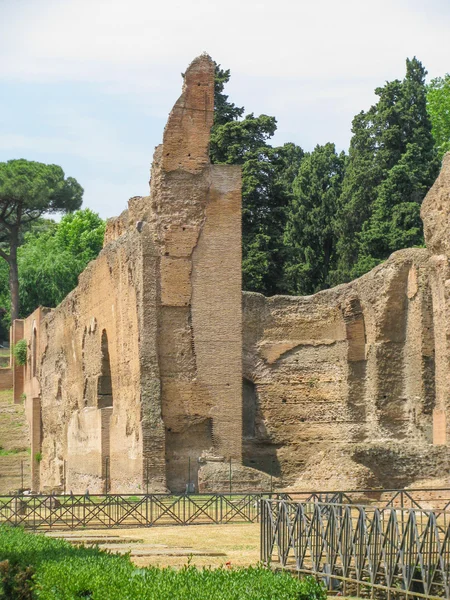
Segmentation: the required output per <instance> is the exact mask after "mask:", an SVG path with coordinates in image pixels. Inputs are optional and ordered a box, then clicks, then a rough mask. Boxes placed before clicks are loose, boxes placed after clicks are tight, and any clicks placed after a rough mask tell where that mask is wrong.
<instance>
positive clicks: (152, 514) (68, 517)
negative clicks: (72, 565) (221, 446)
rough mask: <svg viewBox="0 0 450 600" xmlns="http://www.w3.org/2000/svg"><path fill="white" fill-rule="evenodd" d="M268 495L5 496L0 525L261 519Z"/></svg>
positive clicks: (68, 525) (76, 525)
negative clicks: (261, 502) (262, 500)
mask: <svg viewBox="0 0 450 600" xmlns="http://www.w3.org/2000/svg"><path fill="white" fill-rule="evenodd" d="M267 496H268V495H267V494H266V497H267ZM262 497H263V494H233V495H225V494H206V495H200V494H199V495H180V496H176V495H170V494H148V495H147V494H145V495H135V496H130V495H116V494H110V495H102V496H86V495H85V496H75V495H67V496H55V495H51V496H42V495H39V496H38V495H36V496H0V524H8V525H14V526H17V525H19V526H22V527H26V528H31V529H52V528H54V529H77V528H80V527H89V528H92V529H105V528H111V527H123V528H125V527H130V528H131V527H150V526H154V525H192V524H208V523H209V524H225V523H255V522H257V521H258V520H259V502H260V500H261V498H262Z"/></svg>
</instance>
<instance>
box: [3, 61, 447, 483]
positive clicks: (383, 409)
mask: <svg viewBox="0 0 450 600" xmlns="http://www.w3.org/2000/svg"><path fill="white" fill-rule="evenodd" d="M213 102H214V63H213V62H212V61H211V59H210V58H209V57H208V56H206V55H202V56H201V57H199V58H197V59H195V60H194V61H193V63H192V64H191V65H190V66H189V68H188V70H187V71H186V73H185V76H184V85H183V92H182V95H181V96H180V98H179V100H178V101H177V102H176V104H175V106H174V108H173V110H172V112H171V114H170V116H169V119H168V123H167V126H166V128H165V131H164V136H163V143H162V144H161V146H158V148H156V150H155V154H154V160H153V166H152V172H151V190H150V195H149V196H148V197H143V198H141V197H135V198H131V199H130V200H129V202H128V209H127V210H126V211H124V212H123V213H122V214H121V215H120V216H119V217H117V218H115V219H111V220H110V221H109V222H108V225H107V230H106V234H105V244H104V248H103V251H102V252H101V253H100V255H99V257H98V258H97V259H96V260H95V261H93V262H92V263H90V264H89V266H88V267H87V269H86V270H85V271H84V273H82V275H81V276H80V278H79V285H78V287H77V288H76V289H75V290H74V291H73V292H72V293H71V294H69V295H68V296H67V298H65V300H64V301H63V302H62V303H61V304H60V305H59V306H58V307H57V308H56V309H53V310H47V309H38V310H37V311H35V313H33V314H32V315H30V316H29V317H28V318H27V319H25V320H24V321H16V322H15V323H14V327H13V333H12V338H13V341H17V340H18V339H21V337H25V338H26V339H27V342H28V359H27V365H26V366H25V368H18V367H17V366H15V367H14V369H13V377H14V393H15V399H16V401H17V402H19V401H21V397H22V393H25V395H26V414H27V419H28V422H29V424H30V437H31V445H32V482H33V483H32V485H33V488H34V489H41V490H50V489H61V488H62V487H65V488H66V490H67V491H69V490H72V491H74V492H84V491H85V489H89V491H90V492H104V491H112V492H137V491H139V490H144V489H146V488H147V487H148V489H150V490H152V491H164V490H167V489H170V490H172V491H184V490H185V488H186V484H187V483H188V481H189V482H191V483H192V482H193V483H195V485H196V488H197V489H198V488H200V489H202V490H205V491H206V490H207V491H218V490H227V489H228V488H229V461H230V460H231V461H232V462H233V465H234V470H233V489H235V490H237V489H245V488H247V489H253V490H256V489H262V488H264V489H268V486H269V485H270V480H269V477H273V481H274V483H275V485H278V486H283V487H287V486H293V487H296V488H313V487H315V488H322V489H326V488H328V489H332V488H334V489H336V488H341V489H342V488H350V487H380V486H384V487H392V486H403V485H413V484H416V485H417V484H419V483H420V482H422V483H423V482H428V483H429V482H434V483H436V482H438V481H439V482H442V483H446V479H447V478H448V470H449V467H448V465H449V462H448V459H449V453H448V443H449V440H450V429H449V428H450V419H449V417H448V415H449V410H450V406H449V402H450V399H449V394H448V390H449V384H450V381H449V377H450V368H449V367H450V364H449V360H450V348H449V347H448V340H449V339H450V331H449V327H450V314H449V311H450V296H449V289H450V283H449V282H450V268H449V256H450V242H449V241H448V238H449V231H448V223H449V215H450V156H449V157H447V158H446V160H445V161H444V166H443V170H442V172H441V175H440V176H439V178H438V180H437V182H436V184H435V185H434V186H433V188H432V190H431V191H430V192H429V194H428V196H427V199H426V200H425V202H424V204H423V207H422V217H423V219H424V225H425V234H426V241H427V247H428V249H409V250H402V251H399V252H396V253H395V254H393V255H392V256H391V257H390V258H389V259H388V260H387V261H386V262H385V263H383V264H382V265H380V266H379V267H377V268H375V269H374V270H373V271H371V272H370V273H368V274H367V275H365V276H363V277H361V278H360V279H358V280H356V281H353V282H351V283H349V284H346V285H342V286H339V287H337V288H334V289H331V290H327V291H324V292H321V293H319V294H315V295H314V296H308V297H298V298H297V297H288V296H276V297H273V298H264V297H263V296H261V295H259V294H251V293H244V294H243V296H242V292H241V285H242V282H241V172H240V168H239V167H236V166H228V165H211V164H210V162H209V156H208V145H209V135H210V128H211V125H212V123H213V110H214V105H213Z"/></svg>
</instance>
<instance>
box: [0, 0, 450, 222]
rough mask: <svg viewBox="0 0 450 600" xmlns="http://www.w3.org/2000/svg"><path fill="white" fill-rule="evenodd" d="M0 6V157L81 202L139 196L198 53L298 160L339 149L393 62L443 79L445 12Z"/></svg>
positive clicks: (440, 3)
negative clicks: (55, 171) (44, 169)
mask: <svg viewBox="0 0 450 600" xmlns="http://www.w3.org/2000/svg"><path fill="white" fill-rule="evenodd" d="M0 6H1V9H2V20H1V23H0V57H1V60H0V83H1V84H2V87H3V91H4V93H3V98H0V104H2V107H3V106H4V105H5V102H6V101H7V102H8V107H9V108H8V117H7V118H6V117H3V119H2V115H1V114H0V121H2V120H3V122H2V123H1V125H2V130H3V135H2V136H1V137H0V153H1V155H2V156H4V157H10V155H11V152H14V153H15V152H17V153H22V154H24V153H25V152H27V153H29V155H30V157H38V158H36V159H42V160H44V158H45V159H47V158H48V159H49V160H52V161H54V162H58V164H62V163H63V162H64V163H65V164H67V165H68V166H69V167H71V166H72V165H73V166H74V168H76V169H78V172H79V177H80V180H81V182H82V184H83V185H84V187H85V188H86V198H87V199H88V198H89V199H93V201H95V202H97V200H95V198H98V197H99V196H100V194H99V189H100V183H99V182H105V185H106V184H107V183H108V182H109V183H111V185H112V186H114V185H117V186H118V188H120V195H121V197H122V190H123V189H124V188H125V186H127V185H129V186H130V194H129V195H133V194H134V193H146V182H147V174H148V164H149V162H150V160H151V154H152V151H153V147H154V145H155V144H157V143H159V141H160V140H161V138H162V129H163V124H164V121H165V118H166V116H167V114H168V112H169V111H170V108H171V107H172V105H173V104H174V102H175V100H176V98H177V97H178V95H179V92H180V89H181V77H180V73H181V72H182V71H184V70H185V69H186V67H187V64H188V63H189V61H190V60H191V59H192V58H193V57H194V56H196V55H198V54H200V53H201V52H202V51H203V50H206V51H208V52H209V54H211V56H212V57H213V58H214V59H215V60H216V61H217V62H219V63H221V64H222V66H224V67H226V68H230V69H231V71H232V78H231V82H230V84H229V86H228V88H227V93H228V94H229V95H230V98H231V99H232V100H233V101H234V102H236V103H237V104H238V105H244V106H245V107H246V110H247V111H248V112H250V111H252V112H255V113H257V114H258V113H266V114H271V115H275V116H276V117H277V120H278V124H279V129H278V133H277V135H276V137H275V140H274V141H275V142H276V143H283V142H286V141H294V142H296V143H298V144H300V145H302V146H303V147H304V148H306V149H311V148H312V147H314V145H315V144H316V143H324V142H326V141H334V142H336V143H337V146H338V147H339V148H346V147H347V146H348V142H349V139H350V128H351V120H352V118H353V116H354V115H355V114H356V113H358V112H359V111H360V110H362V109H367V108H368V107H369V106H370V104H371V103H373V101H374V99H375V98H374V94H373V90H374V88H375V87H377V86H379V85H382V84H383V82H384V81H385V80H390V79H393V78H402V77H403V76H404V72H405V64H404V62H405V58H406V57H407V56H409V57H412V56H414V55H416V56H418V58H419V59H420V60H422V61H423V63H424V64H425V66H426V67H427V68H428V70H429V72H430V76H431V77H434V76H437V75H443V74H444V73H445V72H446V71H448V70H449V67H448V56H449V55H450V19H449V17H450V3H448V1H447V0H428V2H427V3H426V5H425V4H424V3H423V2H422V0H378V2H377V3H375V4H374V3H369V2H362V1H361V0H340V1H339V2H337V1H336V0H315V1H314V2H313V1H311V0H310V1H309V2H307V1H305V0H297V1H296V2H293V1H292V0H277V2H274V1H273V0H270V1H269V0H245V2H243V1H242V0H228V2H227V3H223V2H219V0H195V2H186V0H170V1H169V2H155V1H152V0H150V1H149V0H127V1H126V2H124V1H123V0H76V1H72V2H70V1H69V2H55V1H54V0H3V1H2V0H0ZM14 86H23V89H22V90H21V92H20V93H21V94H23V95H24V96H25V98H28V96H29V97H30V98H31V97H32V96H33V92H35V90H36V89H38V88H39V90H41V89H43V88H45V87H47V89H48V92H47V94H41V95H40V96H39V93H38V94H35V97H34V96H33V102H31V101H29V102H28V103H26V102H24V101H23V102H17V107H16V106H15V103H16V99H17V98H18V96H17V94H16V95H14V94H11V95H10V96H9V97H8V99H7V100H5V95H7V94H8V90H10V89H12V88H13V87H14ZM64 86H66V87H67V88H68V89H70V90H73V96H72V97H70V96H67V95H66V96H64V95H63V94H62V95H59V96H58V95H57V97H55V99H54V100H52V99H51V91H54V90H57V89H60V88H62V87H64ZM83 93H86V97H84V98H83ZM31 115H32V116H33V117H34V119H33V118H31ZM6 119H7V122H5V121H6ZM111 173H113V175H111ZM89 182H90V183H89ZM94 182H95V183H94ZM137 182H142V184H143V185H142V187H145V189H144V190H143V191H141V192H139V191H138V190H137V188H139V189H141V184H140V183H139V185H138V184H137ZM91 185H92V186H93V187H92V188H90V187H89V186H91ZM94 188H95V192H94V191H92V192H91V191H90V189H92V190H93V189H94ZM107 195H108V197H109V198H112V200H111V203H112V204H114V203H115V204H116V205H117V206H116V212H119V211H120V209H121V208H122V206H123V205H122V200H119V193H117V194H115V193H114V191H113V189H112V188H111V186H108V194H107ZM125 195H127V194H125ZM89 201H91V200H89ZM102 206H103V205H102ZM109 208H110V206H109V207H108V209H109ZM102 210H106V207H104V206H103V208H102Z"/></svg>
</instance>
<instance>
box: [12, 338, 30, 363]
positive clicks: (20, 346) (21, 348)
mask: <svg viewBox="0 0 450 600" xmlns="http://www.w3.org/2000/svg"><path fill="white" fill-rule="evenodd" d="M13 352H14V358H15V359H16V363H17V364H18V365H20V366H21V367H23V366H24V365H25V364H26V362H27V341H26V340H19V341H18V342H17V343H16V344H15V346H14V351H13Z"/></svg>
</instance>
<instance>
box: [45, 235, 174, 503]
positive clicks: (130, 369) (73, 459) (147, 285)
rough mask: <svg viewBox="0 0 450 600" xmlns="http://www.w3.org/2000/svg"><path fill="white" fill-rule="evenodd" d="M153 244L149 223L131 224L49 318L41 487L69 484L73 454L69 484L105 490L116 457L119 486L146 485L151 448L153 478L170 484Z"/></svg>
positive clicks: (113, 486)
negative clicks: (145, 463)
mask: <svg viewBox="0 0 450 600" xmlns="http://www.w3.org/2000/svg"><path fill="white" fill-rule="evenodd" d="M152 247H153V243H152V236H151V234H150V232H149V229H148V227H144V228H143V229H142V230H141V231H138V230H137V229H136V228H134V229H129V230H128V231H126V232H125V233H123V234H122V236H120V237H119V238H118V239H117V240H116V241H114V242H112V243H110V244H109V245H108V246H106V247H105V248H104V250H103V251H102V252H101V254H100V255H99V257H98V258H97V259H96V260H95V261H93V262H92V263H90V264H89V266H88V267H87V269H86V270H85V271H84V272H83V273H82V274H81V276H80V280H79V285H78V287H77V288H76V289H75V290H74V291H73V292H71V294H69V295H68V296H67V297H66V298H65V300H64V301H63V302H62V303H61V304H60V305H59V306H58V307H57V308H56V309H54V310H53V311H51V313H50V314H48V315H47V316H45V317H44V318H43V319H42V323H41V336H40V349H39V354H40V357H41V358H40V364H39V380H40V385H41V404H42V423H43V429H42V460H41V463H40V476H41V482H40V487H41V489H45V488H46V489H53V488H61V487H62V485H63V481H62V479H63V476H64V461H66V465H65V467H66V479H67V480H66V489H67V490H70V489H72V490H73V491H78V492H80V491H84V490H85V489H86V488H89V490H90V491H91V492H95V491H97V492H104V491H105V486H106V482H105V465H106V469H107V470H108V471H109V473H108V475H109V479H110V483H109V490H110V491H117V492H121V491H136V490H137V489H142V486H143V478H144V474H143V460H142V457H143V456H145V455H146V454H147V456H149V454H151V462H150V465H149V477H150V483H151V485H153V486H154V489H158V488H159V489H164V488H165V476H164V468H165V467H164V462H165V460H164V434H163V427H162V420H161V414H160V411H161V409H160V397H159V370H158V363H157V356H156V339H155V331H153V340H152V339H151V335H152V327H151V323H152V322H155V321H156V298H155V280H156V265H157V257H156V255H155V253H154V251H153V252H152ZM144 262H145V268H144V266H143V265H144ZM144 299H145V300H144ZM144 301H145V309H144V307H143V304H144ZM152 342H153V343H152ZM108 377H109V380H108ZM143 380H145V381H144V383H145V391H143V390H144V388H143V385H142V384H143ZM108 386H109V388H110V392H111V393H109V391H108ZM102 390H103V391H102ZM105 390H106V392H105ZM100 397H102V398H105V397H106V398H108V399H109V400H108V401H107V402H106V404H109V406H107V405H105V406H104V407H103V408H99V398H100ZM155 407H156V409H155ZM103 413H105V414H103ZM106 413H107V414H106ZM107 430H108V431H107ZM150 430H151V435H150V436H149V431H150ZM149 438H151V444H147V446H146V445H145V441H146V440H147V442H148V440H149ZM111 440H112V442H111ZM110 442H111V443H110Z"/></svg>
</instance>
